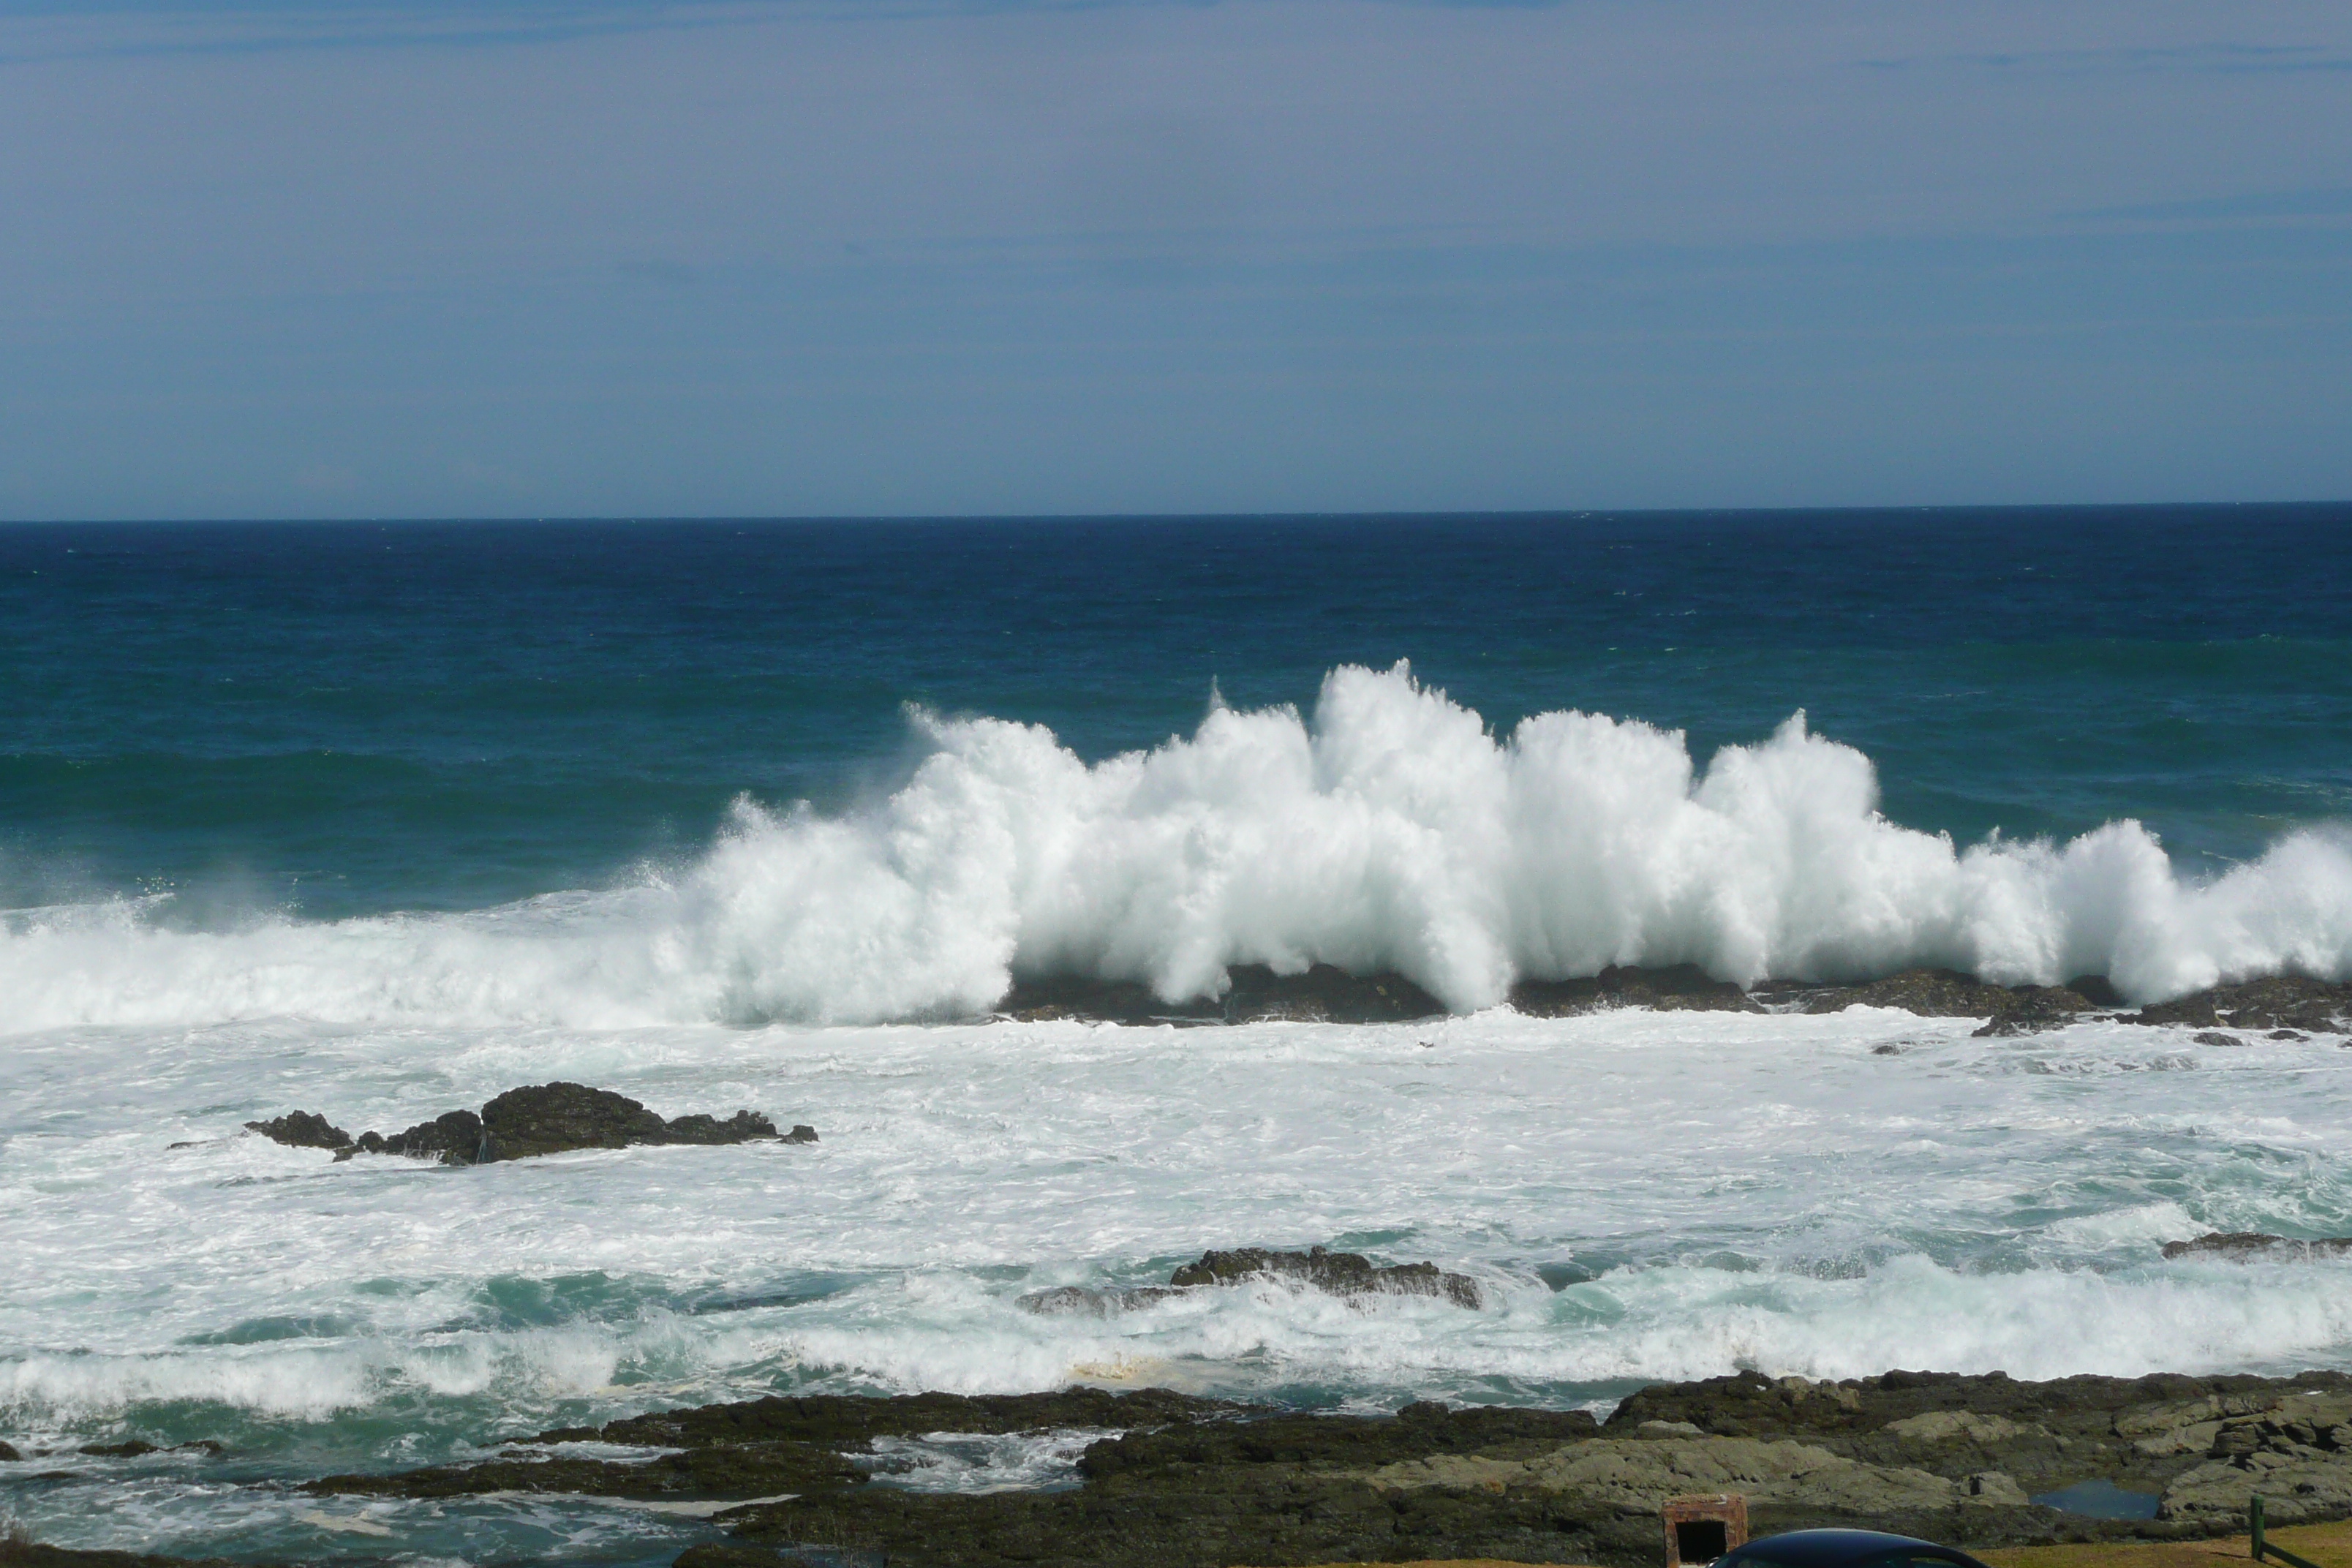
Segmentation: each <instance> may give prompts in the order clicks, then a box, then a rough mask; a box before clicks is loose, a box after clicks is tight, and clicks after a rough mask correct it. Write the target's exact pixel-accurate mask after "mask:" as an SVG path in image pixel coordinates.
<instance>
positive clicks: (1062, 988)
mask: <svg viewBox="0 0 2352 1568" xmlns="http://www.w3.org/2000/svg"><path fill="white" fill-rule="evenodd" d="M1225 978H1226V988H1225V994H1224V995H1223V996H1222V997H1193V998H1190V999H1188V1000H1185V1001H1181V1002H1165V1001H1162V1000H1160V998H1159V997H1157V996H1155V995H1153V994H1151V992H1150V989H1149V988H1148V987H1146V986H1143V985H1140V984H1136V983H1135V982H1132V981H1106V980H1084V979H1076V978H1073V977H1070V976H1067V975H1053V976H1045V977H1040V978H1032V979H1024V980H1016V981H1014V982H1013V988H1012V989H1011V990H1009V991H1007V992H1006V993H1005V994H1004V999H1003V1001H1002V1002H1000V1003H998V1004H997V1011H998V1013H999V1014H1001V1015H1002V1016H1006V1017H1011V1018H1016V1019H1020V1020H1023V1021H1024V1022H1028V1021H1035V1020H1040V1019H1048V1018H1083V1019H1088V1020H1093V1021H1097V1022H1104V1023H1115V1024H1148V1023H1187V1024H1256V1023H1266V1022H1272V1021H1278V1020H1290V1021H1293V1022H1298V1023H1328V1024H1390V1023H1402V1022H1405V1021H1407V1020H1410V1019H1413V1018H1432V1017H1436V1016H1440V1015H1442V1014H1444V1011H1445V1008H1444V1005H1443V1004H1441V1003H1440V1002H1439V1001H1438V1000H1437V998H1436V997H1434V996H1432V995H1431V994H1429V993H1428V992H1426V991H1423V989H1422V988H1421V987H1420V986H1418V985H1416V984H1413V983H1412V981H1410V980H1407V979H1406V978H1404V976H1402V975H1401V974H1373V975H1366V976H1357V975H1353V974H1350V973H1348V972H1347V971H1346V970H1344V969H1340V968H1338V967H1336V966H1334V965H1332V964H1328V963H1318V964H1316V965H1314V966H1313V967H1312V968H1310V969H1308V970H1307V972H1306V973H1303V974H1276V973H1275V972H1274V971H1273V970H1272V969H1270V968H1268V967H1267V966H1266V965H1265V964H1263V963H1242V964H1235V965H1234V967H1233V968H1232V969H1230V970H1228V971H1227V972H1226V976H1225Z"/></svg>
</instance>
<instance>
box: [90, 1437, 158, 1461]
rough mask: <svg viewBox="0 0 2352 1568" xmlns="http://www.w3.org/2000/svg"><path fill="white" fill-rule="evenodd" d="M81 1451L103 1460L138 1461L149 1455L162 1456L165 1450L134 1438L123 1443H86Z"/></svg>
mask: <svg viewBox="0 0 2352 1568" xmlns="http://www.w3.org/2000/svg"><path fill="white" fill-rule="evenodd" d="M79 1451H80V1452H82V1453H85V1454H90V1455H94V1456H96V1457H97V1458H101V1459H136V1458H142V1456H144V1455H148V1454H160V1453H162V1452H163V1449H162V1448H161V1447H158V1446H156V1445H155V1444H153V1443H144V1442H142V1441H140V1440H139V1439H138V1438H136V1437H132V1438H130V1439H128V1440H126V1441H124V1442H121V1443H85V1444H83V1445H82V1447H81V1448H80V1450H79Z"/></svg>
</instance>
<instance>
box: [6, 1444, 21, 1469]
mask: <svg viewBox="0 0 2352 1568" xmlns="http://www.w3.org/2000/svg"><path fill="white" fill-rule="evenodd" d="M24 1458H25V1456H24V1455H22V1454H20V1453H18V1452H16V1449H14V1448H12V1447H9V1446H8V1445H7V1444H5V1443H0V1465H15V1464H21V1463H23V1462H24Z"/></svg>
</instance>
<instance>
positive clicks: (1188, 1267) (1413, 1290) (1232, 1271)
mask: <svg viewBox="0 0 2352 1568" xmlns="http://www.w3.org/2000/svg"><path fill="white" fill-rule="evenodd" d="M1266 1278H1272V1279H1290V1280H1296V1281H1297V1282H1298V1283H1300V1284H1303V1285H1307V1286H1309V1287H1311V1288H1312V1289H1318V1290H1321V1291H1324V1292H1326V1293H1327V1294H1329V1295H1333V1296H1339V1297H1343V1298H1349V1299H1356V1300H1360V1299H1362V1298H1365V1297H1370V1296H1435V1297H1438V1298H1441V1299H1443V1300H1448V1301H1451V1302H1453V1303H1454V1305H1455V1306H1457V1307H1467V1308H1469V1309H1470V1310H1473V1311H1475V1310H1477V1309H1478V1308H1480V1307H1481V1306H1483V1305H1485V1298H1484V1296H1483V1295H1482V1293H1481V1292H1480V1290H1479V1289H1478V1282H1477V1281H1476V1280H1475V1279H1471V1278H1470V1277H1469V1276H1468V1275H1466V1274H1453V1273H1449V1272H1447V1271H1446V1270H1444V1269H1443V1268H1438V1267H1437V1265H1436V1264H1434V1263H1396V1264H1390V1265H1388V1266H1386V1267H1382V1266H1381V1265H1379V1264H1376V1263H1374V1262H1373V1261H1372V1260H1371V1259H1370V1258H1365V1257H1363V1256H1362V1255H1361V1254H1360V1253H1354V1252H1333V1251H1331V1250H1330V1249H1329V1248H1328V1247H1309V1248H1308V1249H1307V1251H1305V1252H1273V1251H1269V1250H1267V1249H1266V1248H1265V1247H1240V1248H1237V1249H1235V1250H1234V1251H1231V1252H1217V1251H1210V1252H1204V1253H1202V1255H1201V1256H1200V1258H1198V1259H1197V1260H1195V1261H1193V1262H1191V1263H1187V1264H1185V1265H1184V1266H1183V1267H1182V1268H1179V1269H1177V1270H1176V1271H1175V1272H1174V1273H1173V1274H1171V1275H1170V1276H1169V1277H1168V1283H1167V1284H1166V1285H1146V1286H1142V1287H1140V1288H1139V1289H1130V1290H1090V1289H1087V1288H1086V1287H1085V1286H1083V1285H1059V1286H1055V1287H1054V1288H1053V1289H1047V1290H1033V1291H1031V1292H1030V1293H1029V1294H1028V1295H1026V1296H1024V1297H1022V1298H1020V1305H1021V1306H1022V1307H1023V1308H1024V1309H1025V1310H1029V1311H1032V1312H1039V1313H1045V1314H1048V1315H1053V1314H1058V1313H1067V1312H1086V1313H1091V1314H1093V1315H1095V1316H1097V1317H1104V1316H1108V1315H1109V1314H1110V1313H1112V1312H1115V1311H1131V1310H1135V1309H1137V1308H1139V1307H1149V1306H1150V1305H1152V1304H1153V1303H1154V1302H1157V1301H1164V1300H1168V1299H1169V1298H1170V1297H1171V1296H1181V1295H1183V1294H1184V1293H1185V1292H1187V1291H1189V1290H1198V1289H1213V1288H1214V1287H1217V1286H1225V1285H1239V1284H1241V1283H1242V1282H1244V1280H1248V1279H1266Z"/></svg>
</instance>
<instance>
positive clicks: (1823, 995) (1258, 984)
mask: <svg viewBox="0 0 2352 1568" xmlns="http://www.w3.org/2000/svg"><path fill="white" fill-rule="evenodd" d="M1510 1005H1511V1006H1512V1007H1513V1008H1515V1009H1517V1011H1518V1012H1521V1013H1525V1014H1528V1015H1529V1016H1537V1017H1567V1016H1575V1015H1579V1014H1585V1013H1596V1012H1603V1011H1606V1010H1609V1009H1611V1008H1617V1007H1647V1008H1652V1009H1654V1010H1656V1011H1660V1012H1673V1011H1685V1010H1706V1011H1720V1012H1746V1013H1753V1012H1771V1011H1796V1012H1802V1013H1837V1012H1843V1011H1844V1010H1845V1009H1846V1008H1848V1007H1855V1006H1863V1007H1893V1008H1898V1009H1901V1010H1902V1011H1904V1012H1907V1013H1914V1014H1916V1015H1918V1016H1922V1017H1929V1018H1981V1019H1983V1020H1984V1023H1983V1024H1982V1025H1981V1026H1979V1028H1978V1029H1977V1030H1976V1033H1977V1034H1978V1035H1979V1036H1980V1037H2000V1036H2007V1035H2022V1034H2031V1033H2033V1032H2035V1031H2037V1030H2041V1029H2050V1028H2056V1027H2059V1026H2063V1025H2065V1024H2068V1023H2071V1022H2073V1021H2074V1020H2075V1019H2077V1018H2082V1017H2086V1016H2091V1017H2103V1018H2112V1019H2114V1020H2115V1021H2116V1022H2119V1023H2126V1024H2170V1025H2188V1026H2192V1027H2200V1028H2205V1029H2221V1028H2224V1027H2227V1028H2233V1029H2244V1030H2261V1031H2268V1032H2269V1033H2270V1035H2271V1037H2273V1038H2294V1037H2303V1036H2306V1035H2313V1034H2338V1035H2340V1034H2344V1033H2347V1030H2352V984H2330V983H2328V982H2326V981H2323V980H2313V979H2310V978H2307V977H2305V976H2302V975H2281V976H2275V977H2273V978H2271V979H2266V980H2256V981H2248V982H2246V983H2244V984H2235V985H2217V986H2214V987H2212V988H2210V989H2209V990H2206V991H2200V992H2198V993H2196V994H2193V995H2189V996H2183V997H2180V998H2179V999H2178V1000H2176V1001H2172V1002H2165V1003H2158V1004H2156V1005H2151V1006H2147V1007H2143V1008H2141V1009H2140V1010H2139V1011H2137V1012H2131V1011H2128V1010H2126V1004H2125V1003H2124V1000H2123V998H2122V997H2121V996H2120V995H2118V994H2116V989H2115V987H2114V985H2112V984H2109V983H2108V981H2107V980H2106V978H2105V976H2103V975H2096V974H2084V975H2078V976H2076V977H2075V978H2074V979H2072V980H2069V981H2067V982H2066V983H2065V984H2063V985H1996V984H1991V983H1990V982H1988V981H1983V980H1979V979H1977V978H1976V977H1975V976H1973V975H1968V974H1962V973H1958V971H1956V970H1949V969H1910V970H1905V971H1903V972H1902V973H1898V974H1890V975H1886V976H1884V977H1883V978H1880V979H1877V980H1873V981H1869V982H1867V983H1864V984H1853V985H1823V984H1811V983H1801V982H1794V981H1767V982H1765V983H1763V984H1760V985H1758V986H1756V987H1754V988H1753V989H1746V988H1742V987H1741V986H1739V985H1737V984H1733V983H1732V982H1730V981H1727V980H1717V979H1715V978H1713V977H1711V976H1710V975H1708V974H1707V973H1706V972H1705V971H1704V970H1701V969H1700V968H1699V967H1698V966H1697V965H1696V964H1689V963H1683V964H1673V965H1667V966H1664V967H1659V968H1643V967H1640V966H1636V965H1631V964H1627V965H1611V966H1610V967H1608V968H1606V969H1603V970H1602V971H1601V973H1598V974H1595V975H1593V976H1591V978H1589V979H1570V980H1523V981H1521V982H1519V983H1518V984H1517V985H1516V986H1514V987H1513V988H1512V990H1511V994H1510ZM1444 1011H1445V1009H1444V1005H1442V1004H1440V1003H1439V1002H1438V1001H1437V999H1436V998H1435V997H1433V996H1432V995H1431V994H1429V993H1428V992H1426V991H1424V990H1423V989H1422V988H1421V987H1420V986H1419V985H1417V984H1414V983H1413V982H1412V981H1410V980H1407V979H1405V978H1404V977H1403V976H1402V975H1400V974H1395V973H1379V974H1373V975H1369V976H1357V975H1351V974H1349V973H1347V972H1345V971H1344V970H1340V969H1338V968H1335V967H1333V966H1332V965H1330V964H1327V963H1323V964H1317V965H1315V966H1314V967H1313V968H1311V969H1309V970H1307V972H1306V973H1302V974H1288V975H1284V974H1276V973H1274V972H1273V971H1272V970H1271V969H1269V968H1267V967H1266V966H1265V965H1264V964H1243V965H1240V966H1237V967H1235V968H1234V970H1232V971H1231V973H1230V974H1229V976H1228V988H1227V990H1226V992H1225V994H1223V996H1217V997H1194V998H1191V999H1189V1000H1184V1001H1176V1002H1170V1001H1166V1000H1164V999H1162V998H1160V997H1159V996H1156V995H1154V994H1152V993H1151V991H1150V988H1149V987H1148V986H1145V985H1142V984H1138V983H1136V982H1133V981H1101V980H1087V979H1078V978H1074V977H1071V976H1066V975H1059V976H1054V975H1048V976H1030V977H1026V978H1024V979H1020V980H1017V981H1015V982H1014V983H1013V987H1012V989H1011V990H1010V991H1008V992H1007V993H1006V994H1005V996H1004V999H1003V1001H1002V1002H1001V1003H1000V1004H999V1005H998V1008H997V1016H999V1017H1006V1018H1013V1019H1019V1020H1023V1021H1036V1020H1042V1019H1052V1018H1076V1019H1086V1020H1091V1021H1097V1022H1106V1023H1120V1024H1149V1023H1172V1024H1247V1023H1258V1022H1264V1021H1266V1020H1271V1019H1291V1020H1297V1021H1303V1022H1328V1023H1342V1024H1380V1023H1402V1022H1406V1021H1410V1020H1412V1019H1417V1018H1425V1017H1434V1016H1439V1015H1440V1014H1443V1013H1444ZM2229 1043H2231V1044H2238V1043H2241V1042H2239V1041H2238V1040H2235V1039H2232V1040H2231V1041H2230V1042H2229Z"/></svg>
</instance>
